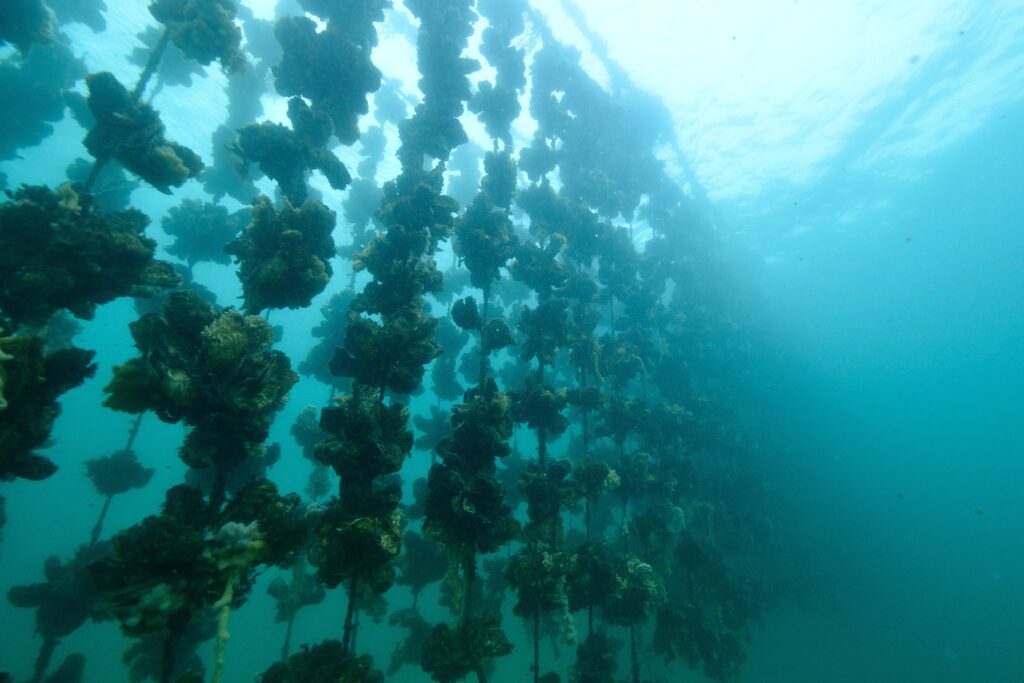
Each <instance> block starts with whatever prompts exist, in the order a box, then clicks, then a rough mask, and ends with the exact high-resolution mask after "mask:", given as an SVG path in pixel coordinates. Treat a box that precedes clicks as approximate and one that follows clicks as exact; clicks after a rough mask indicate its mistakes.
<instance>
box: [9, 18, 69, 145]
mask: <svg viewBox="0 0 1024 683" xmlns="http://www.w3.org/2000/svg"><path fill="white" fill-rule="evenodd" d="M6 11H7V10H6V7H5V9H4V12H3V13H0V14H6ZM2 21H3V19H2V18H0V22H2ZM86 73H87V70H86V67H85V63H84V62H83V61H82V60H81V59H79V58H78V57H77V56H76V55H75V53H74V52H73V51H72V50H71V41H69V40H68V39H67V38H65V37H63V36H60V37H58V38H57V39H56V40H54V41H52V42H49V43H46V44H44V45H36V46H35V47H33V48H32V49H31V50H30V51H29V52H28V53H27V54H24V55H20V56H11V57H9V58H7V59H5V60H3V61H2V62H0V92H2V93H4V94H5V96H4V97H3V99H0V121H3V126H2V127H0V159H13V158H15V157H16V156H17V154H18V150H20V149H24V148H26V147H33V146H35V145H38V144H39V143H40V142H42V141H43V140H44V139H46V138H47V137H49V136H50V135H52V134H53V124H55V123H57V122H58V121H60V120H61V119H62V118H63V117H64V111H65V95H66V94H67V92H68V90H69V89H70V88H72V87H73V86H74V84H75V83H76V82H77V81H78V80H80V79H81V78H84V77H85V74H86Z"/></svg>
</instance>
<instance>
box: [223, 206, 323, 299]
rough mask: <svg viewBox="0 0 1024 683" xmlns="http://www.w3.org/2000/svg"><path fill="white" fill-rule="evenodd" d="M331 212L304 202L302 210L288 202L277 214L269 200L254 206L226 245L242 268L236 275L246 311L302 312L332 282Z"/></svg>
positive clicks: (226, 248)
mask: <svg viewBox="0 0 1024 683" xmlns="http://www.w3.org/2000/svg"><path fill="white" fill-rule="evenodd" d="M334 222H335V214H334V212H333V211H331V210H330V209H328V208H327V207H326V206H324V204H323V203H322V202H319V201H315V200H311V199H307V200H306V201H305V203H303V204H302V205H301V206H300V207H298V208H295V207H293V206H292V205H291V204H290V203H289V202H288V201H287V200H286V201H285V205H284V207H282V208H281V210H279V211H275V210H274V206H273V204H272V203H271V201H270V199H269V198H267V197H259V198H258V199H257V200H256V203H255V204H254V205H253V210H252V222H250V223H249V225H247V226H246V227H245V229H244V230H243V231H242V234H241V235H239V236H238V237H237V238H236V239H234V240H232V241H231V242H230V243H228V245H227V246H226V247H225V250H226V251H227V252H228V253H229V254H234V255H235V256H236V257H237V258H238V262H239V263H240V264H241V268H240V270H239V273H238V277H239V279H240V280H241V281H242V289H243V292H244V296H245V310H246V311H247V312H249V313H259V312H260V311H262V310H264V309H267V308H305V307H306V306H308V305H309V303H310V301H311V300H312V299H313V297H314V296H316V295H317V294H319V293H320V292H322V291H323V290H324V287H326V286H327V283H328V282H329V281H330V279H331V273H332V272H333V270H332V268H331V257H333V256H334V239H333V238H332V237H331V231H332V230H334Z"/></svg>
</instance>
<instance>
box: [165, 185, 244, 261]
mask: <svg viewBox="0 0 1024 683" xmlns="http://www.w3.org/2000/svg"><path fill="white" fill-rule="evenodd" d="M249 215H250V214H249V212H248V211H238V212H235V213H233V214H229V213H228V210H227V209H226V208H225V207H223V206H220V205H218V204H210V203H208V202H202V201H199V200H198V199H186V200H184V201H183V202H182V203H181V204H179V205H178V206H173V207H171V208H170V209H169V210H168V212H167V216H165V217H164V219H163V221H162V222H161V224H160V225H161V227H162V228H163V230H164V232H166V233H167V234H168V235H170V236H171V237H173V238H174V242H172V243H171V244H169V245H168V246H167V253H168V254H170V255H171V256H176V257H178V258H180V259H182V260H184V261H185V262H186V263H188V265H189V267H191V266H193V265H195V264H196V263H198V262H200V261H209V262H211V263H220V264H223V265H227V264H229V263H231V256H230V255H229V254H228V253H227V252H225V251H224V247H225V245H227V243H228V242H230V241H231V240H232V239H233V238H234V237H235V236H236V235H237V234H238V231H239V230H241V228H242V226H244V225H245V224H246V223H247V222H248V219H249Z"/></svg>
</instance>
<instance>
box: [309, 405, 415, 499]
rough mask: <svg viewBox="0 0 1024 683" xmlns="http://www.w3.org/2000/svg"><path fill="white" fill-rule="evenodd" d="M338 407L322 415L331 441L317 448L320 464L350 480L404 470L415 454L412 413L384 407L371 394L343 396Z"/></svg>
mask: <svg viewBox="0 0 1024 683" xmlns="http://www.w3.org/2000/svg"><path fill="white" fill-rule="evenodd" d="M336 403H337V405H335V406H330V407H327V408H324V409H323V410H322V411H321V414H320V429H321V430H322V431H324V432H325V433H326V434H327V438H326V439H324V440H323V441H321V442H320V443H318V444H317V446H316V458H317V460H319V461H320V462H322V463H324V464H326V465H330V466H331V467H333V468H334V470H335V471H336V472H337V473H338V474H339V475H342V474H344V475H345V476H346V477H348V479H349V480H353V479H354V480H360V479H361V480H372V479H376V478H377V477H380V476H383V475H385V474H392V473H394V472H397V471H398V470H399V469H401V467H402V463H403V462H404V461H405V458H406V457H408V455H409V453H410V452H411V451H412V441H413V438H412V432H410V431H409V430H408V429H406V423H407V422H408V421H409V409H408V408H406V407H405V406H404V405H403V404H401V403H392V404H390V405H383V404H381V403H380V401H379V400H378V399H377V396H375V395H373V394H372V393H370V392H367V391H357V392H356V393H355V394H354V395H353V396H340V397H338V398H337V399H336ZM348 483H354V482H352V481H349V482H346V481H342V487H343V488H344V487H346V486H347V484H348Z"/></svg>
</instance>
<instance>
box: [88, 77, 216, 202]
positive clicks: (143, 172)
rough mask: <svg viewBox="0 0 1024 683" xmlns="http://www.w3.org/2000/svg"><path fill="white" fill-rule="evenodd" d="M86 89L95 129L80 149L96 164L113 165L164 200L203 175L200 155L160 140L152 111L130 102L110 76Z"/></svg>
mask: <svg viewBox="0 0 1024 683" xmlns="http://www.w3.org/2000/svg"><path fill="white" fill-rule="evenodd" d="M86 83H88V85H89V110H90V111H91V112H92V114H93V116H94V117H96V125H95V126H93V127H92V129H91V130H90V131H89V133H88V135H86V136H85V147H86V149H88V150H89V153H90V154H92V155H93V156H94V157H96V160H97V162H106V161H108V160H110V159H117V160H118V161H119V162H121V164H122V165H123V166H124V167H125V168H126V169H128V170H129V171H131V172H132V173H134V174H136V175H137V176H139V177H140V178H142V179H143V180H145V181H146V182H147V183H149V184H150V185H152V186H153V187H155V188H156V189H158V190H160V191H161V192H163V193H165V194H170V191H171V190H170V188H172V187H180V186H181V185H183V184H184V183H185V181H186V180H188V179H189V178H195V177H196V176H198V175H199V173H200V172H201V171H202V170H203V161H202V159H200V158H199V155H197V154H196V153H195V152H193V151H192V150H190V149H189V148H188V147H185V146H184V145H180V144H178V143H176V142H171V141H170V140H168V139H167V138H165V137H164V124H163V123H162V122H161V121H160V115H159V114H157V112H156V110H155V109H153V107H151V106H150V105H148V104H145V103H140V102H137V101H135V100H134V99H133V98H132V95H131V93H129V92H128V90H127V89H126V88H125V87H124V86H123V85H121V84H120V83H119V82H118V80H117V79H116V78H115V77H114V75H113V74H111V73H109V72H106V71H104V72H101V73H95V74H91V75H89V76H88V78H86Z"/></svg>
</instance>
